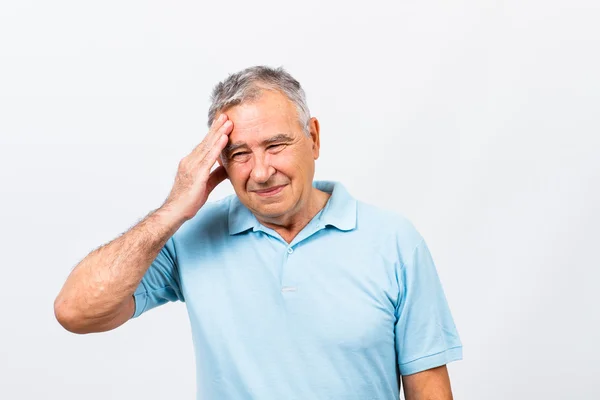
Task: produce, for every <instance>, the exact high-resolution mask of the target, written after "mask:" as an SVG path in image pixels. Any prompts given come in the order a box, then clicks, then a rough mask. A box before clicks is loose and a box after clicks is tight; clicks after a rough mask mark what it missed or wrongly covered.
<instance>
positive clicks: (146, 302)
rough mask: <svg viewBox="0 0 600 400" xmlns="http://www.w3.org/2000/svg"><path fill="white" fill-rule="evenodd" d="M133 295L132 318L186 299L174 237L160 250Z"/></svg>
mask: <svg viewBox="0 0 600 400" xmlns="http://www.w3.org/2000/svg"><path fill="white" fill-rule="evenodd" d="M133 297H134V299H135V312H134V314H133V316H132V318H137V317H138V316H140V315H141V314H142V313H144V312H146V311H148V310H151V309H152V308H154V307H158V306H160V305H162V304H165V303H167V302H169V301H177V300H179V301H185V300H184V298H183V294H182V292H181V285H180V281H179V272H178V268H177V257H176V253H175V242H174V240H173V237H171V238H170V239H169V240H168V241H167V243H166V244H165V245H164V246H163V248H162V249H161V250H160V252H159V253H158V256H157V257H156V259H155V260H154V261H153V262H152V264H151V265H150V267H149V268H148V270H147V271H146V273H145V274H144V277H143V278H142V281H141V282H140V284H139V285H138V287H137V289H136V291H135V292H134V294H133Z"/></svg>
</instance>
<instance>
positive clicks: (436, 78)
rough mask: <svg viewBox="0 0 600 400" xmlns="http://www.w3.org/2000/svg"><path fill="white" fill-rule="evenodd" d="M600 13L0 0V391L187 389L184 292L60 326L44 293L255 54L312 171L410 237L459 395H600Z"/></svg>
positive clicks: (140, 194) (431, 4)
mask: <svg viewBox="0 0 600 400" xmlns="http://www.w3.org/2000/svg"><path fill="white" fill-rule="evenodd" d="M599 20H600V5H599V3H598V2H597V1H595V0H593V1H592V0H590V1H583V0H572V1H567V0H564V1H541V0H506V1H490V0H484V1H481V0H457V1H452V2H448V1H442V0H426V1H420V2H414V1H413V2H408V1H400V2H392V1H388V2H383V1H379V0H374V1H368V2H356V3H354V2H342V1H337V2H320V1H316V0H307V1H302V2H294V3H291V2H289V3H288V2H280V1H274V0H273V1H264V0H260V1H251V2H250V1H248V2H243V1H229V2H210V3H206V2H199V1H173V2H164V1H122V0H121V1H104V2H81V1H53V2H43V1H25V0H19V1H6V2H3V3H2V5H0V180H1V185H0V196H1V197H0V198H1V200H0V202H1V203H0V246H1V249H2V256H1V260H2V261H1V267H0V268H1V269H2V280H3V281H2V289H1V290H0V316H1V319H0V321H1V328H0V398H1V399H7V400H12V399H58V398H60V399H90V400H92V399H93V400H96V399H98V400H100V399H141V398H145V399H158V398H165V397H167V396H168V397H169V398H174V399H192V398H194V396H195V381H194V377H195V372H194V370H195V362H194V359H193V352H192V341H191V335H190V328H189V323H188V320H187V313H186V310H185V306H184V304H183V303H171V304H168V305H165V306H163V307H160V308H158V309H155V310H153V311H151V312H149V313H148V314H144V315H143V316H142V317H141V318H140V319H138V320H134V321H131V322H129V323H127V324H125V325H124V326H122V327H121V328H119V329H117V330H114V331H111V332H108V333H101V334H92V335H84V336H79V335H74V334H70V333H68V332H67V331H65V330H63V329H62V328H61V327H60V325H59V324H58V323H57V322H56V321H55V319H54V314H53V301H54V298H55V296H56V295H57V293H58V291H59V290H60V288H61V286H62V284H63V283H64V280H65V279H66V277H67V275H68V273H69V272H70V271H71V269H72V268H73V267H74V266H75V265H76V264H77V263H78V262H79V261H80V260H81V259H82V258H83V257H85V256H86V255H87V254H88V253H89V252H90V251H92V250H93V249H94V248H96V247H98V246H100V245H101V244H104V243H106V242H108V241H110V240H112V239H114V238H115V237H116V236H117V235H119V234H120V233H122V232H124V231H126V230H127V229H128V228H129V227H131V226H132V225H134V224H135V223H137V222H138V221H139V220H140V219H141V218H142V217H144V216H145V215H146V214H147V213H148V212H149V211H151V210H152V209H155V208H157V207H159V206H160V205H161V204H162V201H163V200H164V199H165V198H166V196H167V195H168V193H169V191H170V188H171V185H172V183H173V179H174V176H175V172H176V169H177V164H178V162H179V160H180V159H181V158H183V157H184V156H185V155H186V154H187V153H188V152H189V151H191V150H192V148H193V147H194V146H195V145H196V144H198V143H199V142H200V141H201V139H202V137H203V136H204V134H205V133H206V130H207V129H206V114H207V110H208V105H209V93H210V90H211V89H212V87H213V85H214V84H216V83H217V82H218V81H220V80H222V79H224V78H225V77H226V76H227V75H228V74H229V73H233V72H236V71H237V70H239V69H242V68H244V67H247V66H251V65H256V64H266V65H270V66H283V67H285V68H287V69H288V71H289V72H290V73H292V75H294V76H295V77H296V78H297V79H298V80H299V81H300V82H301V83H302V85H303V86H304V88H305V90H306V92H307V96H308V103H309V107H310V109H311V112H312V114H313V116H316V117H317V118H319V119H320V122H321V129H322V131H321V140H322V147H321V158H320V159H319V160H318V161H317V173H316V179H334V180H339V181H341V182H343V183H344V184H345V185H346V187H347V188H348V189H349V191H350V192H351V194H353V195H354V196H355V197H357V198H359V199H361V200H364V201H367V202H370V203H372V204H376V205H379V206H381V207H385V208H389V209H393V210H396V211H398V212H401V213H403V214H404V215H406V216H407V217H408V218H409V219H410V220H411V221H413V223H414V224H415V225H416V226H417V228H418V229H419V231H420V232H421V233H422V234H423V236H424V237H425V239H426V240H427V242H428V245H429V247H430V249H431V251H432V254H433V256H434V260H435V262H436V265H437V267H438V272H439V274H440V277H441V279H442V282H443V285H444V289H445V291H446V296H447V298H448V301H449V304H450V307H451V310H452V312H453V315H454V318H455V322H456V325H457V328H458V330H459V333H460V335H461V339H462V341H463V345H464V359H463V360H462V361H459V362H455V363H452V364H450V365H449V371H450V376H451V380H452V387H453V390H454V396H455V399H469V400H481V399H487V400H504V399H557V400H558V399H561V400H563V399H598V398H600V384H599V383H598V376H599V374H600V367H599V364H598V362H599V358H600V345H599V343H598V340H600V312H599V311H598V308H597V305H596V303H597V301H596V298H597V296H596V293H595V292H596V290H597V286H598V284H599V283H600V273H599V269H600V262H599V257H598V248H599V246H600V229H599V227H598V226H599V224H600V210H599V207H598V206H599V205H600V184H599V182H600V119H599V111H600V75H599V71H600V51H599V49H600V28H599V25H598V21H599ZM232 192H233V190H232V188H231V186H230V185H229V183H228V182H226V183H224V184H222V185H221V186H220V187H219V188H217V190H216V191H215V192H214V193H213V194H212V195H211V199H213V200H214V199H218V198H220V197H223V196H225V195H227V194H230V193H232Z"/></svg>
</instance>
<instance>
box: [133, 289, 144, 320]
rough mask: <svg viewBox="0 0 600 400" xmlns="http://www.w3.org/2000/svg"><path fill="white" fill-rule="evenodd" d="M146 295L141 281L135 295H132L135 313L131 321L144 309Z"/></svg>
mask: <svg viewBox="0 0 600 400" xmlns="http://www.w3.org/2000/svg"><path fill="white" fill-rule="evenodd" d="M146 293H147V292H146V286H145V285H144V282H143V281H142V282H140V285H139V286H138V288H137V290H136V291H135V293H134V294H133V298H134V300H135V312H134V313H133V316H132V317H131V318H132V319H133V318H137V317H139V316H140V315H141V314H142V313H143V312H144V310H145V309H146V303H147V302H148V296H147V294H146Z"/></svg>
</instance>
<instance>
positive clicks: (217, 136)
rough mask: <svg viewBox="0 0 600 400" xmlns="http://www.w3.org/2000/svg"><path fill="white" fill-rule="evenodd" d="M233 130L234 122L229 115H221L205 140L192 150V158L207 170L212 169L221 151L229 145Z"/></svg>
mask: <svg viewBox="0 0 600 400" xmlns="http://www.w3.org/2000/svg"><path fill="white" fill-rule="evenodd" d="M232 130H233V122H232V121H231V120H229V119H228V118H227V115H225V114H221V115H220V116H219V118H217V119H216V120H215V121H214V122H213V125H212V126H211V129H210V131H209V132H208V134H207V135H206V137H205V138H204V140H202V142H201V143H200V144H199V145H198V146H196V148H195V149H194V150H192V153H191V154H190V156H191V158H193V159H195V160H196V162H197V163H199V164H202V165H203V166H204V167H205V168H209V169H210V168H212V166H213V165H214V164H215V162H216V161H217V158H218V157H219V155H220V154H221V151H223V149H224V148H225V146H226V145H227V140H228V135H229V134H230V133H231V131H232ZM207 172H208V171H207Z"/></svg>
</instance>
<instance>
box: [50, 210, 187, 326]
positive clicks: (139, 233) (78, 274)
mask: <svg viewBox="0 0 600 400" xmlns="http://www.w3.org/2000/svg"><path fill="white" fill-rule="evenodd" d="M183 222H185V219H184V218H182V217H179V216H177V214H174V213H172V212H170V211H168V209H163V208H160V209H158V210H156V211H154V212H153V213H151V214H149V215H148V216H147V217H146V218H145V219H143V220H142V221H141V222H140V223H139V224H137V225H136V226H134V227H133V228H131V229H130V230H129V231H128V232H127V233H125V234H123V235H122V236H121V237H119V238H117V239H115V240H113V241H112V242H110V243H108V244H106V245H104V246H102V247H100V248H98V249H96V250H94V251H92V252H91V253H90V254H89V255H88V256H87V257H86V258H84V259H83V260H82V261H81V262H80V263H79V264H78V265H77V266H76V267H75V269H74V270H73V271H72V272H71V274H70V275H69V277H68V278H67V281H66V282H65V284H64V286H63V288H62V290H61V291H60V293H59V294H58V296H57V297H56V300H55V301H54V313H55V316H56V319H57V320H58V322H59V323H60V324H61V325H62V326H63V327H64V328H65V329H67V330H68V331H70V332H73V333H91V332H103V331H108V330H111V329H114V328H117V327H118V326H120V325H122V324H123V323H125V322H126V321H128V320H129V319H130V318H131V316H132V315H133V312H134V309H135V302H134V299H133V293H134V292H135V290H136V288H137V286H138V285H139V283H140V281H141V280H142V278H143V276H144V274H145V272H146V271H147V270H148V268H149V267H150V265H151V264H152V261H153V260H154V259H155V258H156V257H157V255H158V253H159V251H160V250H161V248H162V247H163V246H164V245H165V243H166V242H167V240H169V238H170V237H171V236H172V235H173V234H174V233H175V232H176V231H177V229H179V227H180V226H181V225H182V224H183Z"/></svg>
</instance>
